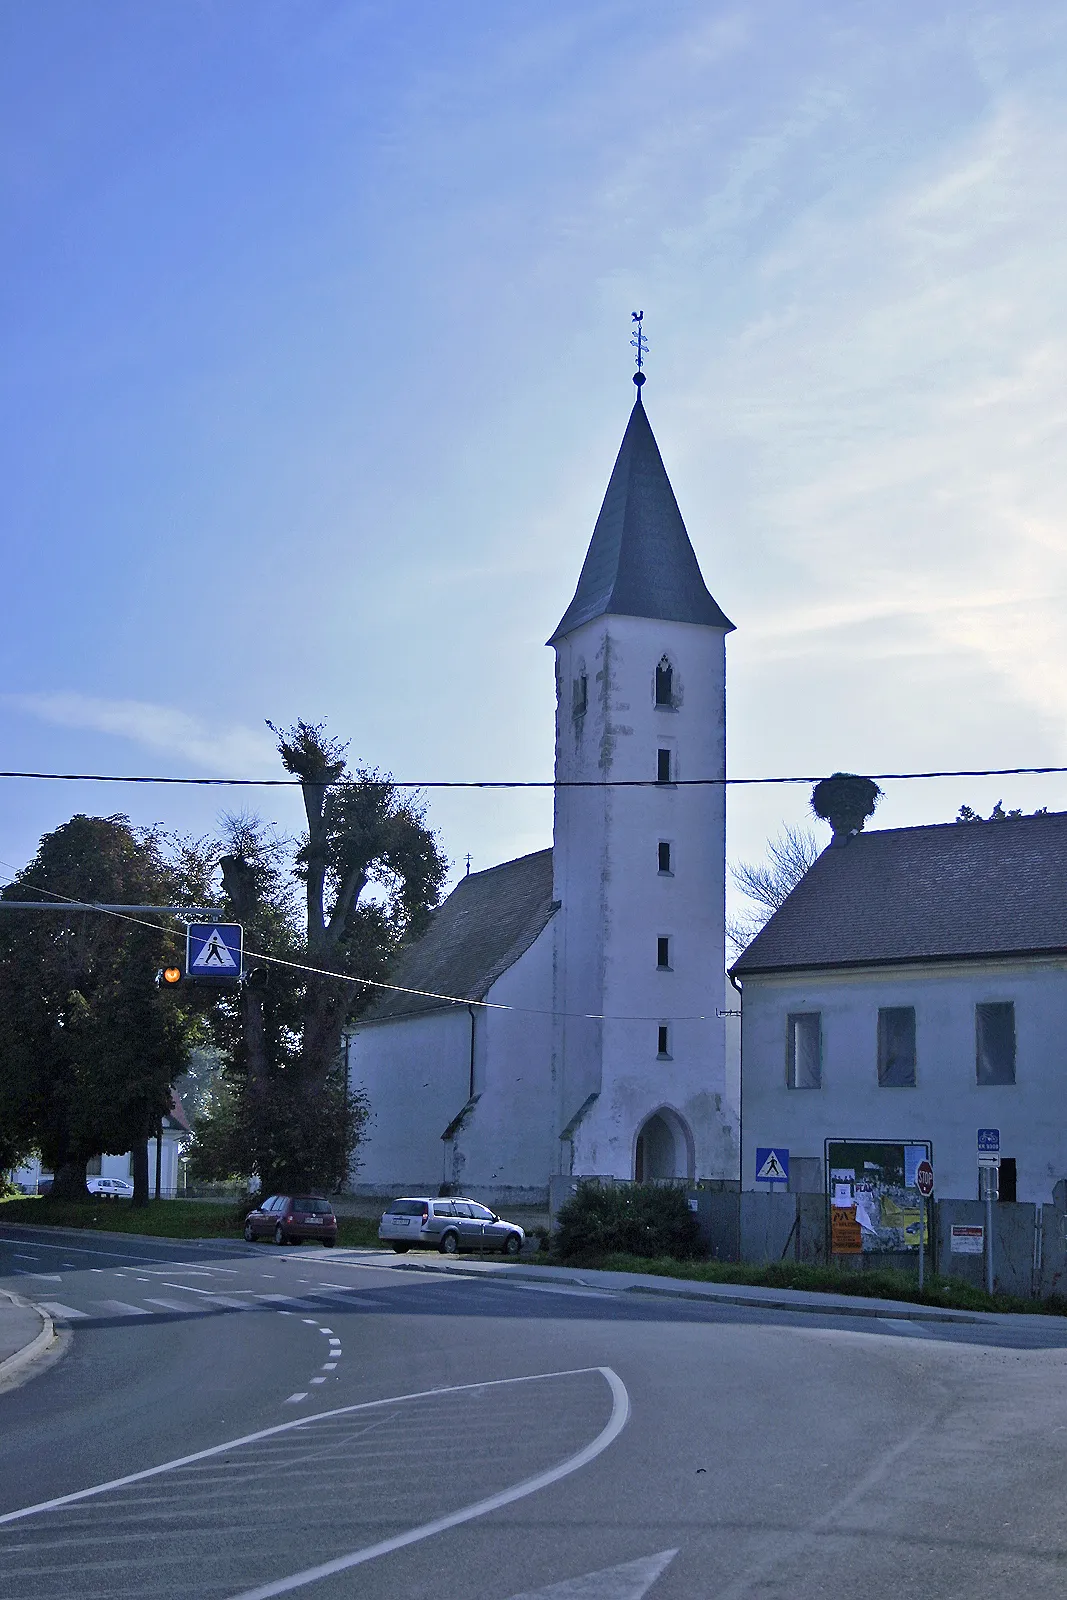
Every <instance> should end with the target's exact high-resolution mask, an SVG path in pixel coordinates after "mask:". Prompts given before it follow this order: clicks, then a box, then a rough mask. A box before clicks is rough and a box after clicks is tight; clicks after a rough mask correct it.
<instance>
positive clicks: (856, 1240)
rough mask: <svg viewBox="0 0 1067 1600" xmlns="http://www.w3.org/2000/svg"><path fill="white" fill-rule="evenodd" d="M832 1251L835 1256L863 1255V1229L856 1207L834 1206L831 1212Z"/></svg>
mask: <svg viewBox="0 0 1067 1600" xmlns="http://www.w3.org/2000/svg"><path fill="white" fill-rule="evenodd" d="M830 1249H831V1251H832V1252H833V1254H834V1255H835V1256H858V1255H862V1254H863V1229H862V1228H861V1227H860V1225H859V1223H858V1222H857V1221H856V1208H855V1206H834V1208H833V1210H832V1211H831V1212H830Z"/></svg>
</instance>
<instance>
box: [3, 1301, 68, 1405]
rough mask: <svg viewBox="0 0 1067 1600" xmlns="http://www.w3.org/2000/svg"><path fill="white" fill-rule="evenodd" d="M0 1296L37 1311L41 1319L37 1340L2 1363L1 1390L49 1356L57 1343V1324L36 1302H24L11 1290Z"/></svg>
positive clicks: (25, 1345) (24, 1346)
mask: <svg viewBox="0 0 1067 1600" xmlns="http://www.w3.org/2000/svg"><path fill="white" fill-rule="evenodd" d="M0 1294H2V1295H3V1297H4V1299H5V1300H10V1301H11V1303H12V1305H15V1306H20V1307H22V1306H25V1307H27V1308H28V1309H29V1310H30V1311H35V1312H36V1313H37V1315H38V1316H39V1317H40V1319H41V1331H40V1333H38V1335H37V1337H36V1338H35V1339H31V1340H30V1341H29V1343H28V1344H24V1345H23V1347H22V1349H21V1350H16V1351H15V1353H14V1355H11V1356H8V1357H7V1359H6V1360H5V1361H0V1389H5V1388H7V1387H8V1386H9V1385H10V1384H11V1381H12V1379H15V1378H18V1377H20V1376H21V1375H22V1374H23V1373H24V1372H25V1370H26V1368H27V1367H31V1366H33V1364H34V1362H35V1361H39V1360H40V1359H41V1357H42V1356H45V1355H47V1354H48V1352H49V1351H50V1350H51V1348H52V1346H53V1344H54V1343H55V1341H56V1330H55V1324H54V1323H53V1321H52V1319H51V1317H50V1316H49V1315H48V1312H47V1311H45V1310H44V1308H43V1306H39V1305H38V1304H37V1303H36V1301H34V1300H24V1299H23V1298H22V1296H21V1295H17V1294H12V1293H11V1291H10V1289H0Z"/></svg>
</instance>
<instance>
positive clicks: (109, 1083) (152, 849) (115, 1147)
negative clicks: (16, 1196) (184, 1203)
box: [0, 816, 195, 1198]
mask: <svg viewBox="0 0 1067 1600" xmlns="http://www.w3.org/2000/svg"><path fill="white" fill-rule="evenodd" d="M181 887H182V886H181V882H180V874H179V873H178V872H176V871H175V869H174V868H173V866H172V865H171V864H170V863H169V862H168V860H167V859H166V856H165V852H164V844H163V841H162V839H161V837H160V836H159V835H156V834H152V833H145V832H138V831H136V830H135V829H134V828H132V827H131V825H130V823H129V820H128V818H126V817H123V816H113V817H87V816H76V817H72V818H71V820H70V821H69V822H67V823H64V824H63V826H62V827H59V828H57V829H56V830H55V831H54V832H53V833H48V834H45V836H44V837H43V839H42V840H41V842H40V846H39V848H38V851H37V855H36V856H35V857H34V859H33V861H32V862H31V863H30V864H29V866H28V867H26V868H25V870H24V871H23V872H21V873H19V874H18V875H17V877H16V878H15V879H14V881H13V882H12V883H11V884H9V885H8V886H7V887H6V888H5V889H4V891H3V896H4V898H5V899H9V900H37V899H41V900H51V899H52V898H53V897H59V898H60V899H72V900H90V901H91V900H98V901H103V902H111V903H115V904H124V903H125V904H140V905H167V904H170V903H173V902H174V901H175V899H176V897H177V895H178V893H179V892H180V889H181ZM175 948H176V935H175V934H174V933H173V932H168V931H166V930H164V929H163V928H162V927H161V928H154V927H148V926H145V925H144V923H143V922H134V921H124V920H122V919H120V918H117V917H112V916H106V915H102V914H101V913H99V912H86V911H72V912H55V913H48V914H41V913H38V912H19V911H8V912H4V913H3V914H2V915H0V992H2V993H3V996H4V1005H3V1007H2V1009H0V1085H2V1088H0V1100H4V1101H6V1102H7V1105H8V1107H13V1108H14V1121H13V1124H12V1127H13V1128H14V1130H15V1138H16V1141H17V1142H19V1143H21V1144H22V1145H23V1146H25V1145H26V1144H27V1143H29V1144H32V1146H33V1147H34V1148H36V1149H38V1150H39V1151H40V1152H41V1155H42V1158H43V1160H44V1161H45V1162H46V1164H47V1165H48V1166H50V1167H51V1168H52V1170H53V1172H54V1173H55V1190H54V1192H55V1193H57V1194H67V1195H71V1196H78V1195H84V1194H85V1192H86V1191H85V1166H86V1162H87V1161H88V1160H89V1158H90V1157H91V1156H94V1155H96V1154H98V1153H100V1152H102V1151H103V1152H111V1153H114V1154H122V1153H123V1152H125V1151H127V1150H130V1149H131V1148H133V1149H134V1150H135V1152H136V1151H137V1149H138V1147H142V1148H143V1146H144V1144H145V1141H146V1140H147V1138H148V1137H149V1136H150V1135H151V1134H152V1133H153V1132H154V1131H155V1130H156V1128H157V1126H158V1124H159V1119H160V1117H161V1116H162V1115H164V1114H165V1113H166V1112H167V1111H168V1110H169V1109H170V1094H171V1085H172V1083H173V1082H174V1080H175V1078H176V1077H178V1075H179V1074H180V1073H181V1072H182V1071H183V1069H184V1067H185V1062H186V1057H187V1053H188V1047H189V1042H190V1037H191V1035H192V1032H193V1030H194V1027H195V1024H194V1023H193V1022H192V1020H191V1019H190V1017H189V1015H188V1013H187V1012H186V1011H185V1010H184V1009H183V1008H181V1007H176V1006H175V1005H173V1004H171V1003H170V1002H169V999H168V997H166V996H164V995H161V994H160V992H159V990H158V988H157V985H156V973H157V971H158V969H159V967H160V966H161V965H162V964H163V961H164V958H165V957H169V958H173V955H174V953H175ZM138 1188H139V1190H140V1191H141V1194H140V1195H139V1198H146V1195H145V1194H144V1189H145V1182H144V1177H142V1182H141V1183H140V1184H139V1185H138Z"/></svg>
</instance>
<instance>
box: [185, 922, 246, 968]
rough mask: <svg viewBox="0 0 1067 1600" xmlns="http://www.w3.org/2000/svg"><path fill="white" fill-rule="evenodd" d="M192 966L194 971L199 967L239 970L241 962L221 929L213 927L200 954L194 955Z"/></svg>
mask: <svg viewBox="0 0 1067 1600" xmlns="http://www.w3.org/2000/svg"><path fill="white" fill-rule="evenodd" d="M190 968H191V969H192V970H193V971H196V970H197V969H199V970H200V971H204V972H239V971H240V964H239V962H238V961H237V960H236V958H235V956H234V953H233V951H232V950H231V949H230V947H229V945H228V944H227V943H226V941H225V939H224V938H223V936H222V933H221V931H220V929H218V928H212V930H211V932H210V933H209V934H208V936H207V938H206V939H205V940H204V943H203V945H202V946H201V948H200V953H199V955H196V956H194V957H193V959H192V961H191V962H190Z"/></svg>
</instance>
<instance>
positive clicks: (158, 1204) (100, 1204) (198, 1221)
mask: <svg viewBox="0 0 1067 1600" xmlns="http://www.w3.org/2000/svg"><path fill="white" fill-rule="evenodd" d="M5 1222H6V1223H12V1222H25V1223H28V1224H30V1225H31V1226H33V1227H36V1228H90V1229H92V1228H98V1229H100V1230H101V1231H103V1232H105V1233H140V1234H144V1235H146V1236H147V1237H148V1238H153V1239H239V1238H240V1237H241V1223H240V1220H239V1218H238V1213H237V1208H236V1206H228V1205H227V1206H220V1205H217V1204H215V1203H213V1202H212V1201H209V1200H150V1201H149V1203H148V1205H147V1206H140V1207H134V1206H132V1205H131V1204H130V1202H129V1201H128V1200H89V1201H77V1200H52V1199H50V1198H49V1197H48V1196H47V1195H43V1196H41V1198H40V1199H18V1200H2V1201H0V1224H3V1223H5ZM337 1243H338V1244H339V1245H348V1246H360V1245H362V1246H366V1245H377V1244H378V1223H377V1219H376V1218H371V1217H338V1219H337Z"/></svg>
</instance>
